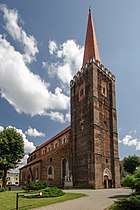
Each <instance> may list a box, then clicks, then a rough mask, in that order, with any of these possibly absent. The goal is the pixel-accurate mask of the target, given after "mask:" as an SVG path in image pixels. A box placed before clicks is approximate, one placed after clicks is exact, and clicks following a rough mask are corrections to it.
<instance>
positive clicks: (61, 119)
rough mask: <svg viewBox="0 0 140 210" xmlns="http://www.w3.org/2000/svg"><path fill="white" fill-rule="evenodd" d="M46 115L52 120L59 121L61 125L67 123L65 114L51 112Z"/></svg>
mask: <svg viewBox="0 0 140 210" xmlns="http://www.w3.org/2000/svg"><path fill="white" fill-rule="evenodd" d="M46 115H47V116H49V117H50V118H51V119H52V120H55V121H58V122H60V123H64V122H65V119H64V114H63V113H59V112H53V111H51V112H48V113H46Z"/></svg>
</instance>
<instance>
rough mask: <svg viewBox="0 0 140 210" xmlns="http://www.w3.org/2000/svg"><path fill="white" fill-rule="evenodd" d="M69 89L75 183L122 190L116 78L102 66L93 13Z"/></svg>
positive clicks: (90, 15)
mask: <svg viewBox="0 0 140 210" xmlns="http://www.w3.org/2000/svg"><path fill="white" fill-rule="evenodd" d="M70 86H71V138H72V139H71V158H72V164H71V170H72V174H73V182H74V184H75V185H80V184H86V185H88V186H90V187H92V188H94V189H99V188H101V189H102V188H111V187H120V166H119V157H118V134H117V119H116V96H115V76H114V75H113V74H112V73H111V72H110V71H109V70H108V69H107V68H105V67H104V66H103V64H102V63H101V59H100V54H99V50H98V45H97V40H96V34H95V30H94V24H93V21H92V14H91V11H90V10H89V16H88V25H87V32H86V40H85V50H84V57H83V66H82V68H81V70H80V71H78V72H77V74H76V75H75V76H74V77H73V80H72V81H71V83H70Z"/></svg>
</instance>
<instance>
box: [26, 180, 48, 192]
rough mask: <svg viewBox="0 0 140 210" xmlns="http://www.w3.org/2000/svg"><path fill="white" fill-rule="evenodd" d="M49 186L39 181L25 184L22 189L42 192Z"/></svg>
mask: <svg viewBox="0 0 140 210" xmlns="http://www.w3.org/2000/svg"><path fill="white" fill-rule="evenodd" d="M47 186H48V183H47V182H42V181H38V182H30V183H28V184H25V185H23V186H22V189H23V190H25V191H27V192H29V191H35V190H41V189H44V188H46V187H47Z"/></svg>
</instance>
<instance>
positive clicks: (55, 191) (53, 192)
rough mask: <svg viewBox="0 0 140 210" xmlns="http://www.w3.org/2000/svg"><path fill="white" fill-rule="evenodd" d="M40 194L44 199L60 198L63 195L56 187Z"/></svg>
mask: <svg viewBox="0 0 140 210" xmlns="http://www.w3.org/2000/svg"><path fill="white" fill-rule="evenodd" d="M42 192H43V194H44V197H47V198H49V197H58V196H62V195H64V194H65V193H64V192H63V191H62V190H61V189H59V188H57V187H47V188H46V189H44V190H43V191H42Z"/></svg>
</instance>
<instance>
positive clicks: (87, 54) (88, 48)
mask: <svg viewBox="0 0 140 210" xmlns="http://www.w3.org/2000/svg"><path fill="white" fill-rule="evenodd" d="M90 58H95V59H96V60H98V61H100V62H101V59H100V54H99V50H98V44H97V40H96V34H95V30H94V24H93V21H92V15H91V10H90V9H89V16H88V25H87V33H86V41H85V50H84V58H83V66H84V65H85V64H86V63H87V62H88V61H89V60H90Z"/></svg>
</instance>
